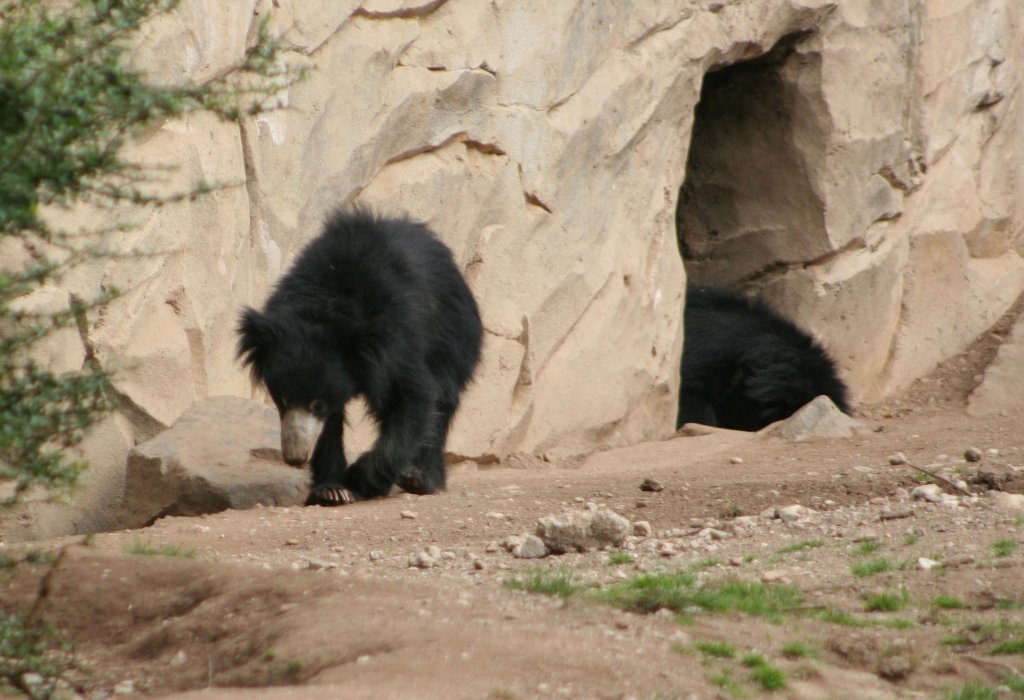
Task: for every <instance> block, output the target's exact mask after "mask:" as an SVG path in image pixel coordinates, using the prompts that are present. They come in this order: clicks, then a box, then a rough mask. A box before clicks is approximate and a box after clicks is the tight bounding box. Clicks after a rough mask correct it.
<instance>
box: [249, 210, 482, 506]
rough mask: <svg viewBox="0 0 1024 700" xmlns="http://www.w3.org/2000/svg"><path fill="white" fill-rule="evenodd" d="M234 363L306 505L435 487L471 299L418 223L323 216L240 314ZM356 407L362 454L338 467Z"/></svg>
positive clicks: (472, 353)
mask: <svg viewBox="0 0 1024 700" xmlns="http://www.w3.org/2000/svg"><path fill="white" fill-rule="evenodd" d="M238 332H239V335H240V340H239V343H238V355H239V358H240V359H241V360H242V361H243V364H245V365H248V366H249V368H250V370H251V372H252V376H253V380H254V381H255V382H256V383H258V384H263V385H264V386H265V387H266V388H267V390H268V392H269V393H270V396H271V398H272V399H273V400H274V403H275V404H276V405H277V409H278V411H279V413H280V416H281V452H282V455H283V457H284V459H285V461H286V462H288V463H289V464H292V465H302V464H304V463H305V462H306V461H307V460H309V462H310V467H311V471H312V476H313V479H312V489H311V490H310V493H309V497H308V498H307V499H306V505H315V504H319V505H342V504H345V503H350V502H352V501H359V500H364V499H369V498H377V497H380V496H384V495H386V494H387V493H388V491H389V490H390V489H391V487H392V485H394V484H396V483H397V484H398V485H399V486H401V487H402V488H404V489H405V490H407V491H411V492H413V493H420V494H427V493H434V492H436V491H438V490H440V489H443V488H444V486H445V463H444V444H445V439H446V437H447V434H448V427H449V424H450V423H451V420H452V416H453V414H454V413H455V411H456V409H457V408H458V406H459V397H460V394H461V392H462V390H463V389H464V388H465V387H466V384H468V383H469V381H470V379H471V378H472V376H473V371H474V369H475V368H476V365H477V363H478V362H479V359H480V344H481V339H482V337H483V328H482V326H481V323H480V313H479V311H478V309H477V305H476V301H475V300H474V299H473V295H472V293H471V292H470V290H469V287H468V286H467V285H466V282H465V280H463V278H462V275H461V274H460V273H459V269H458V268H457V267H456V265H455V261H454V260H453V258H452V254H451V251H450V250H449V249H448V247H447V246H445V244H444V243H442V242H440V241H439V240H438V239H437V238H435V236H434V235H433V233H431V231H430V230H429V229H428V228H427V227H426V226H423V225H422V224H418V223H415V222H412V221H409V220H406V219H389V218H381V217H378V216H375V215H373V214H371V213H369V212H367V211H364V210H356V211H353V212H350V213H344V212H336V213H334V214H333V215H332V216H330V217H329V218H328V220H327V222H326V225H325V226H324V230H323V233H322V234H321V235H320V236H319V237H317V238H316V239H314V240H313V241H311V242H310V243H309V244H308V245H307V246H306V248H305V249H304V250H303V251H302V252H301V253H300V254H299V256H298V258H297V259H296V260H295V263H294V264H293V265H292V266H291V269H290V270H289V271H288V272H287V274H285V275H284V277H282V278H281V280H280V281H279V282H278V284H277V287H276V288H275V290H274V292H273V293H272V294H271V296H270V298H269V299H268V300H267V303H266V306H265V307H264V309H263V311H257V310H255V309H252V308H247V309H246V310H245V311H244V313H243V314H242V319H241V322H240V324H239V328H238ZM357 395H361V396H363V397H364V399H365V400H366V403H367V404H368V406H369V408H370V411H371V412H372V414H373V417H374V418H375V419H376V421H377V423H378V424H379V428H380V434H379V437H378V439H377V441H376V443H375V444H374V446H373V448H372V449H371V450H370V451H369V452H367V453H365V454H363V455H362V456H360V457H359V458H358V459H357V460H356V461H355V462H354V463H353V464H352V465H351V466H349V465H347V464H346V460H345V452H344V444H343V436H342V432H343V426H344V422H345V404H346V403H347V402H348V401H349V399H351V398H353V397H354V396H357Z"/></svg>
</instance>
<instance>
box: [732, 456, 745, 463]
mask: <svg viewBox="0 0 1024 700" xmlns="http://www.w3.org/2000/svg"><path fill="white" fill-rule="evenodd" d="M729 464H743V458H742V457H730V458H729Z"/></svg>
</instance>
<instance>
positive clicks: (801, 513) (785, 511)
mask: <svg viewBox="0 0 1024 700" xmlns="http://www.w3.org/2000/svg"><path fill="white" fill-rule="evenodd" d="M813 514H814V511H813V510H812V509H810V508H807V507H805V506H801V505H791V506H784V507H782V508H779V509H778V515H779V519H780V520H782V522H784V523H796V522H799V521H801V520H807V519H808V518H809V517H810V516H811V515H813Z"/></svg>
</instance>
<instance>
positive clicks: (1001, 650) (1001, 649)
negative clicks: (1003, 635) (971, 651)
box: [989, 637, 1024, 654]
mask: <svg viewBox="0 0 1024 700" xmlns="http://www.w3.org/2000/svg"><path fill="white" fill-rule="evenodd" d="M989 653H990V654H1024V637H1014V638H1012V639H1007V640H1006V641H1003V642H999V644H996V645H995V646H994V647H992V649H991V650H990V651H989Z"/></svg>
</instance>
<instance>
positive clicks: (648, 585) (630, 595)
mask: <svg viewBox="0 0 1024 700" xmlns="http://www.w3.org/2000/svg"><path fill="white" fill-rule="evenodd" d="M602 597H603V599H604V600H605V601H606V602H608V603H611V604H612V605H614V606H616V607H619V608H622V609H624V610H629V611H632V612H641V613H651V612H656V611H657V610H660V609H661V608H668V609H669V610H672V611H675V612H679V613H682V612H691V611H694V610H701V611H705V612H717V613H728V612H741V613H745V614H747V615H755V616H759V617H775V616H778V615H780V614H781V613H785V612H790V611H792V610H795V609H796V608H797V607H798V606H799V605H800V602H801V600H802V595H801V593H800V591H799V590H797V589H795V588H790V587H787V586H775V585H772V586H769V585H766V584H763V583H751V582H746V581H726V582H720V583H709V584H705V585H703V586H697V585H696V578H695V576H694V575H693V574H692V573H690V572H686V571H680V572H676V573H667V574H645V575H642V576H638V577H636V578H634V579H632V580H630V581H624V582H622V583H620V584H616V585H614V586H612V587H610V588H609V589H608V590H607V591H605V592H604V594H603V595H602Z"/></svg>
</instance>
